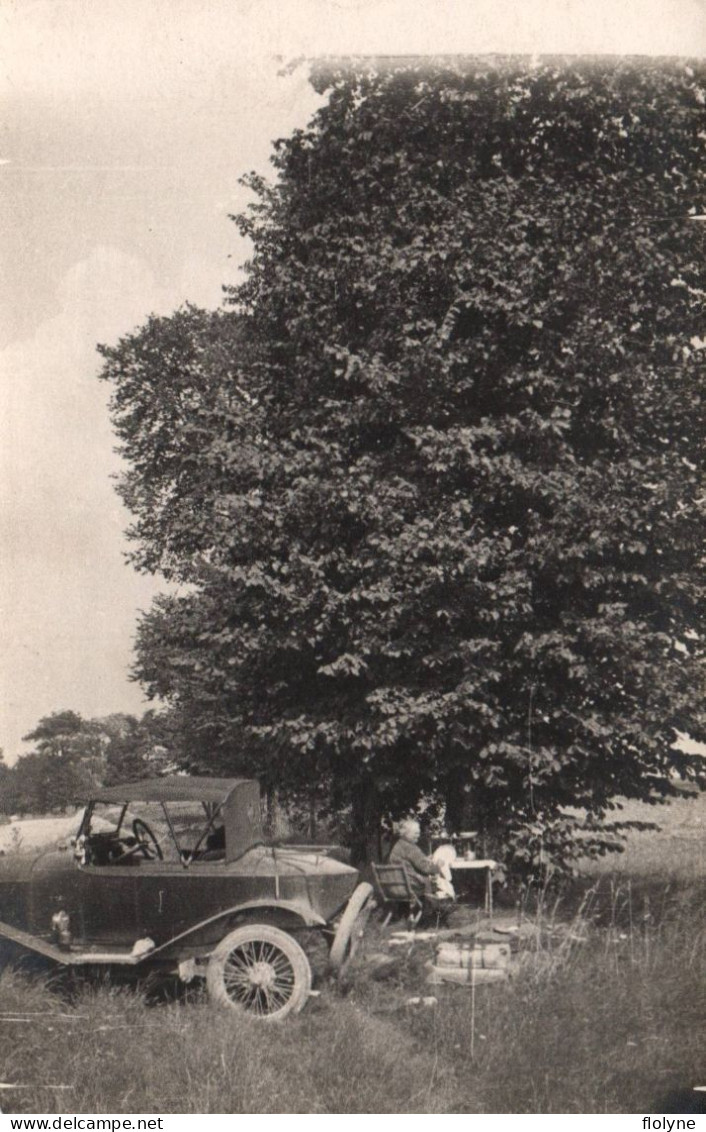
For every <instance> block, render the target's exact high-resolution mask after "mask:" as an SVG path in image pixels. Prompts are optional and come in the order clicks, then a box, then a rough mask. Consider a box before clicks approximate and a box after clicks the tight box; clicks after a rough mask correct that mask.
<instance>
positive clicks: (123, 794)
mask: <svg viewBox="0 0 706 1132" xmlns="http://www.w3.org/2000/svg"><path fill="white" fill-rule="evenodd" d="M331 852H332V851H331V847H317V846H292V845H277V844H268V843H267V842H266V840H265V838H264V836H263V831H262V822H261V807H260V790H259V785H258V783H257V782H256V781H254V780H252V779H239V778H206V777H188V776H182V775H173V776H170V777H163V778H155V779H145V780H142V781H138V782H133V783H126V784H124V785H119V786H110V787H105V788H103V789H99V790H98V791H97V792H96V795H95V797H94V798H92V799H91V800H90V801H89V802H88V804H87V806H86V808H85V810H84V812H83V817H82V819H81V824H80V826H79V828H78V833H77V836H76V837H75V838H73V839H72V840H71V842H70V843H69V842H64V844H63V845H60V846H58V847H55V848H53V849H51V850H48V851H47V850H45V851H42V852H39V853H33V854H22V853H16V854H9V855H7V856H5V857H2V858H0V938H2V937H4V938H5V939H8V940H10V941H12V942H14V943H15V944H19V945H20V946H21V947H24V948H27V949H29V950H31V951H34V952H38V953H40V954H42V955H45V956H47V957H48V958H50V959H53V960H55V961H56V962H59V963H62V964H66V965H71V966H79V965H81V966H94V965H101V966H111V965H116V966H120V967H122V968H125V969H134V970H135V973H136V974H141V973H143V972H146V971H147V970H148V969H152V970H154V969H159V970H163V971H176V972H178V973H179V975H180V976H181V977H182V978H183V979H185V980H187V981H188V980H191V979H192V978H194V977H199V976H203V977H205V978H206V981H207V984H208V989H209V991H210V993H211V996H212V997H213V999H214V1000H215V1001H217V1002H220V1003H222V1004H224V1005H227V1006H229V1007H231V1008H233V1009H236V1010H241V1011H244V1012H250V1013H253V1014H255V1015H256V1016H258V1017H262V1018H265V1019H271V1018H281V1017H284V1016H285V1015H286V1014H288V1013H289V1012H290V1011H296V1010H299V1009H301V1007H302V1006H303V1005H304V1003H305V1002H306V998H307V997H308V994H309V991H310V989H311V979H312V972H311V959H310V954H311V951H312V939H314V940H316V939H317V938H318V940H319V944H320V942H321V940H325V941H326V942H327V943H328V945H329V947H330V952H329V955H330V962H331V965H332V966H333V967H340V966H341V964H342V963H344V962H345V960H346V959H347V958H348V956H349V955H350V953H351V950H352V948H353V946H354V943H355V939H356V938H357V934H358V933H359V931H360V925H361V924H362V921H363V919H364V918H365V913H366V909H367V908H369V906H370V893H371V889H370V886H369V885H365V884H359V883H358V873H357V870H355V869H353V868H351V867H350V866H349V865H347V864H345V863H343V862H342V861H340V860H338V859H337V858H336V857H335V856H332V855H331Z"/></svg>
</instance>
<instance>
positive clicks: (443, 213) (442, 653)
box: [102, 59, 706, 864]
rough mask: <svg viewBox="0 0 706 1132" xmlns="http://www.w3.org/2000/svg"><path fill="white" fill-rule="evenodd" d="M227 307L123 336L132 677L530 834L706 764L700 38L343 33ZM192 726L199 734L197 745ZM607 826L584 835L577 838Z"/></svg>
mask: <svg viewBox="0 0 706 1132" xmlns="http://www.w3.org/2000/svg"><path fill="white" fill-rule="evenodd" d="M313 81H314V84H315V86H316V88H317V90H318V91H319V92H320V93H321V94H324V93H325V94H327V96H328V99H327V102H326V104H325V105H324V106H323V107H322V109H321V110H320V111H319V112H318V113H317V114H316V115H315V117H314V119H313V120H312V122H311V123H310V125H309V126H308V127H307V128H306V129H303V130H297V131H295V133H294V134H293V135H292V136H291V137H290V138H287V139H284V140H282V141H279V142H278V143H277V145H276V149H275V155H274V158H273V162H274V166H275V170H276V174H277V179H276V182H275V183H274V185H269V184H267V183H266V182H265V181H264V180H263V179H262V178H259V177H256V176H251V177H250V178H249V180H248V184H249V185H250V187H251V189H252V190H253V192H254V193H255V196H256V203H255V205H254V207H253V208H252V209H251V211H250V213H249V214H248V215H246V216H241V217H238V218H237V221H238V224H239V227H240V229H241V231H242V232H243V233H244V234H245V235H247V236H248V237H250V239H251V241H252V244H253V249H254V251H253V257H252V261H251V263H250V264H249V266H248V269H247V277H246V279H245V281H244V282H243V284H242V285H241V286H239V287H236V288H234V289H233V290H232V292H231V296H230V299H231V302H232V304H233V305H234V309H233V310H232V311H220V312H216V313H207V312H202V311H197V310H195V309H194V308H191V307H190V308H186V309H185V310H183V311H180V312H178V313H177V314H175V315H174V316H173V317H172V318H168V319H154V318H153V319H150V320H149V321H148V322H147V324H146V325H145V326H144V327H143V328H142V329H141V330H139V331H138V332H136V333H135V334H132V335H131V336H129V337H127V338H125V339H123V340H122V341H121V342H120V343H119V344H118V345H117V346H115V347H113V348H103V349H102V354H103V357H104V360H105V365H104V370H103V377H104V378H105V379H106V380H108V381H110V382H111V383H112V385H113V400H112V412H113V420H114V424H115V428H116V431H117V433H118V436H119V438H120V440H121V442H122V445H123V451H124V455H125V457H126V459H127V461H128V470H127V472H126V474H125V476H124V479H123V484H122V493H123V498H124V499H125V501H126V503H127V504H128V506H129V507H130V508H131V510H132V512H133V514H134V516H135V522H134V525H133V527H132V528H131V531H130V535H131V537H132V539H133V545H134V549H133V561H134V562H135V564H136V565H137V566H138V568H140V569H143V570H147V571H152V572H161V573H162V574H163V575H164V576H165V577H166V578H169V579H171V580H174V581H177V582H179V583H182V584H184V588H183V589H182V591H181V592H180V593H179V594H178V595H177V596H166V597H162V598H160V599H158V600H157V601H156V602H155V604H154V606H153V608H152V610H151V611H150V612H149V613H148V614H147V615H146V616H145V617H144V618H143V620H142V623H141V627H140V632H139V639H138V661H137V667H136V672H137V674H138V676H139V677H140V678H141V680H142V681H143V682H144V685H145V687H146V688H147V690H148V691H149V693H150V694H153V695H159V696H162V697H163V698H165V699H166V700H167V701H168V702H169V703H170V704H172V705H173V706H175V708H176V709H177V710H178V712H179V713H180V717H181V719H182V720H183V721H184V725H185V728H187V729H188V730H189V734H190V735H191V736H192V737H193V743H192V750H193V751H194V752H198V750H199V743H198V738H199V737H200V740H201V743H200V750H201V753H200V755H195V758H196V759H197V761H198V758H200V760H201V765H202V766H207V765H209V766H214V767H219V768H220V767H222V768H226V767H228V768H233V769H235V768H244V769H248V768H252V769H257V768H264V769H265V771H266V773H267V774H269V775H270V776H271V778H273V779H274V780H276V781H281V782H291V783H293V784H294V783H298V784H300V785H301V784H305V783H307V782H317V783H326V784H328V785H329V786H330V791H331V796H332V799H333V800H334V802H336V801H338V802H340V803H341V804H344V803H345V802H346V801H351V800H352V801H353V805H354V819H353V821H354V826H355V827H356V828H358V829H359V830H364V829H366V828H373V827H374V826H375V824H376V821H377V818H378V815H379V813H380V811H381V809H391V810H394V811H396V812H401V811H402V810H404V809H405V808H407V807H408V806H410V805H412V804H413V803H414V802H415V801H416V800H417V799H418V798H419V797H420V796H422V795H428V796H436V797H440V798H442V799H445V801H446V803H447V812H448V816H449V819H450V821H451V822H452V823H455V824H458V823H459V822H460V821H461V820H462V815H463V814H464V812H466V811H467V808H468V804H469V803H470V807H471V813H472V814H473V820H474V822H478V823H479V824H480V825H481V826H483V825H484V826H485V827H486V828H489V829H496V830H501V831H502V832H503V838H504V842H505V845H506V848H507V850H508V852H509V853H510V855H511V856H514V859H515V860H516V861H517V862H518V863H523V862H524V863H525V864H527V863H529V862H531V861H533V860H535V859H536V858H537V856H540V855H545V856H550V857H554V858H555V859H556V860H559V861H567V860H569V859H570V858H571V856H572V855H573V854H576V853H577V852H578V851H579V850H578V848H577V842H576V838H575V834H576V830H577V827H579V826H580V825H581V824H582V819H581V818H580V817H578V816H575V815H574V814H573V813H570V812H567V808H568V807H580V808H582V809H583V810H584V811H585V812H586V814H587V818H586V819H585V822H584V827H585V829H586V830H587V831H588V834H587V839H585V840H584V841H582V843H581V844H582V851H583V850H584V849H586V848H588V849H595V850H596V851H598V850H600V849H601V848H602V847H605V846H606V845H610V844H613V843H614V836H613V835H614V832H615V830H614V829H611V827H610V825H609V824H608V825H606V824H605V822H606V819H607V818H609V817H610V816H611V810H612V809H613V807H614V805H615V799H616V798H617V797H618V796H620V795H626V796H628V797H632V798H640V799H644V800H654V799H655V797H659V796H668V795H669V794H670V793H671V791H672V777H671V776H672V775H673V773H676V774H678V775H681V776H686V777H693V778H694V780H696V781H699V782H701V783H703V781H704V774H703V762H702V761H700V760H699V759H698V758H697V757H696V756H689V755H686V754H685V753H684V752H682V751H680V750H678V749H676V748H675V747H674V745H673V744H674V740H675V737H676V734H677V731H685V732H687V733H689V734H690V735H691V736H692V737H693V738H695V739H698V740H700V741H704V740H706V720H705V717H704V709H703V697H702V689H703V681H704V647H703V641H704V609H705V608H706V604H705V603H704V581H703V532H704V510H705V500H706V491H705V490H704V480H703V476H702V472H701V461H702V444H703V435H704V416H703V360H702V359H703V357H704V353H703V350H704V345H705V343H704V339H703V337H702V335H703V293H704V292H703V286H702V279H703V249H704V227H705V226H704V225H703V224H701V223H699V222H696V221H694V219H693V217H694V216H695V215H696V214H698V213H703V212H704V200H703V178H702V171H703V160H704V144H703V139H704V130H703V123H704V104H705V103H706V67H705V66H704V64H703V62H692V63H686V62H683V61H678V62H671V63H670V62H664V61H646V60H639V61H637V62H630V61H627V62H625V61H622V62H618V61H615V60H608V61H601V62H593V63H589V62H578V61H569V62H566V63H559V62H557V61H555V60H549V61H544V62H541V63H540V64H539V65H537V66H534V65H531V64H529V63H526V62H524V61H518V60H511V61H503V60H494V59H481V60H468V61H465V62H458V61H457V60H455V61H448V60H440V61H438V62H437V63H431V62H430V61H428V60H426V61H424V62H423V63H421V64H419V65H415V64H410V63H407V64H405V65H397V64H393V65H378V64H376V63H375V62H366V63H361V64H360V65H359V66H358V65H356V66H354V67H352V68H351V67H349V66H344V65H340V66H339V65H337V64H336V63H328V62H327V63H325V64H323V65H321V66H319V67H318V68H317V69H316V71H315V73H314V78H313ZM190 742H191V740H190ZM592 838H593V840H592Z"/></svg>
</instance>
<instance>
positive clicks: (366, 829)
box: [351, 778, 381, 865]
mask: <svg viewBox="0 0 706 1132" xmlns="http://www.w3.org/2000/svg"><path fill="white" fill-rule="evenodd" d="M351 803H352V814H351V818H352V822H351V824H352V829H351V862H352V864H354V865H364V864H367V863H368V861H373V860H380V853H381V844H380V800H379V798H378V792H377V788H376V786H375V782H374V781H373V779H372V778H364V779H362V780H361V781H359V782H357V783H356V785H355V786H354V787H353V791H352V795H351Z"/></svg>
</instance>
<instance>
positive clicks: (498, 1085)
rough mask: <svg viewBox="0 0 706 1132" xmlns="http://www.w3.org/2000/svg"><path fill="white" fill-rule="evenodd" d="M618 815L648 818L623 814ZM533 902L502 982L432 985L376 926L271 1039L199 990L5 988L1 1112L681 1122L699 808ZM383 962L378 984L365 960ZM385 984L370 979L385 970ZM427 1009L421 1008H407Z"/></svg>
mask: <svg viewBox="0 0 706 1132" xmlns="http://www.w3.org/2000/svg"><path fill="white" fill-rule="evenodd" d="M626 815H627V816H630V817H632V816H635V817H639V818H643V819H644V817H645V814H644V813H643V812H642V808H638V809H636V808H635V807H628V808H627V811H626ZM647 817H648V818H651V817H654V818H655V820H658V821H659V822H660V824H661V825H662V829H661V831H660V832H658V833H657V832H650V833H642V834H634V835H633V836H632V837H631V839H630V842H629V845H628V849H627V851H626V852H625V853H624V854H621V855H620V857H619V858H611V859H608V860H604V861H602V862H600V864H595V865H591V866H590V867H587V868H586V870H585V871H584V874H583V875H582V876H581V877H579V878H577V879H576V881H574V882H572V883H571V885H569V886H568V887H564V888H563V889H554V888H551V887H550V888H548V889H546V890H545V891H543V892H540V893H534V894H533V895H532V898H531V899H528V900H527V901H525V903H524V905H523V906H520V907H519V908H518V907H516V906H514V905H513V906H508V907H506V908H505V910H504V911H501V913H500V916H501V918H503V917H504V918H505V920H508V919H510V920H512V919H514V918H515V917H518V918H520V919H521V921H522V925H523V932H522V935H523V946H522V948H521V949H520V950H519V951H518V953H517V954H516V956H515V960H514V963H513V967H514V974H513V977H512V978H511V979H510V980H509V981H508V982H507V983H502V984H493V985H488V986H479V987H477V988H475V989H474V990H473V991H471V990H470V988H467V987H453V986H441V987H433V988H429V987H428V986H427V985H426V982H425V978H426V969H425V966H424V964H425V962H426V961H428V959H429V958H430V948H429V945H428V944H424V943H417V944H415V945H414V946H407V947H403V948H396V949H395V950H394V953H393V952H392V950H391V949H387V940H388V938H389V930H387V931H383V930H382V928H381V926H380V924H379V922H371V925H370V929H369V932H368V933H367V936H366V940H365V943H364V946H363V948H362V951H361V953H360V954H359V956H358V957H357V958H356V961H355V964H354V966H353V967H352V969H351V971H350V972H349V974H348V977H347V980H346V982H345V985H343V986H340V987H337V986H334V985H333V984H327V983H323V984H322V985H321V986H320V987H319V994H318V996H317V997H314V998H312V999H311V1000H310V1002H309V1004H308V1005H307V1007H306V1009H305V1010H304V1011H303V1013H302V1014H301V1015H299V1016H297V1017H294V1018H289V1019H288V1020H287V1021H286V1022H284V1023H282V1024H279V1025H273V1026H263V1025H262V1024H258V1023H255V1022H250V1021H248V1020H241V1019H238V1018H235V1017H232V1016H231V1015H230V1014H228V1013H222V1012H220V1011H216V1010H214V1009H213V1008H212V1007H211V1006H210V1005H209V1003H208V1002H207V1001H206V1000H205V998H204V997H202V995H201V994H200V993H199V992H198V991H193V990H189V991H186V992H185V991H180V990H179V989H178V988H177V987H175V986H168V987H164V986H162V987H160V988H156V987H154V986H142V987H139V988H137V989H135V988H134V987H126V986H118V985H116V984H115V983H114V982H113V983H110V982H108V981H105V980H103V981H101V982H98V983H97V982H95V981H86V980H83V979H80V978H78V979H76V978H73V979H68V978H67V977H66V976H58V975H57V974H51V973H49V972H47V970H43V971H38V970H36V969H32V964H31V963H28V962H26V961H24V962H20V963H17V962H15V963H11V964H10V965H9V966H7V967H6V968H5V970H4V973H3V974H2V977H0V1033H1V1034H2V1043H1V1046H0V1085H2V1088H1V1089H0V1105H1V1106H2V1108H3V1110H4V1111H5V1112H8V1111H12V1112H16V1113H21V1112H52V1113H73V1112H82V1113H128V1112H133V1113H134V1112H143V1113H155V1114H158V1113H174V1112H184V1113H188V1112H194V1113H201V1112H203V1113H209V1112H218V1113H336V1114H338V1113H621V1112H638V1113H673V1112H687V1111H699V1109H698V1107H696V1106H695V1105H694V1100H695V1099H696V1101H698V1098H699V1096H703V1094H698V1093H697V1094H694V1093H693V1092H692V1089H693V1086H694V1085H705V1084H706V1067H705V1066H704V1064H703V1053H702V1049H703V1030H704V1019H705V1017H706V980H705V979H704V970H705V965H704V960H705V959H706V954H705V952H706V930H705V923H704V912H703V908H704V896H705V895H706V877H705V871H704V827H705V826H706V797H701V798H697V799H684V800H681V799H680V800H677V801H675V802H673V803H672V804H670V805H669V806H668V807H665V808H659V810H657V811H652V810H650V812H649V813H648V814H647ZM383 954H389V955H393V954H394V957H395V961H394V964H388V965H387V966H386V967H385V968H384V973H385V976H386V977H385V978H380V977H375V971H376V968H375V964H374V963H373V962H372V959H373V958H374V957H375V956H381V955H383ZM377 973H378V975H379V974H380V970H378V972H377ZM422 996H426V997H433V998H434V999H435V1000H436V1001H435V1002H434V1003H432V1004H429V1005H424V1004H422V1003H420V1002H410V999H415V998H416V999H419V998H420V997H422Z"/></svg>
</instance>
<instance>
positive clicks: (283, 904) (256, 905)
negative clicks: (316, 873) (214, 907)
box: [144, 897, 326, 959]
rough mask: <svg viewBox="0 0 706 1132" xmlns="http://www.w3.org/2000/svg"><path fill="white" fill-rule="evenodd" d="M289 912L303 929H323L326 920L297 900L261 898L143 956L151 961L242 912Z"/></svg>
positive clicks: (223, 911)
mask: <svg viewBox="0 0 706 1132" xmlns="http://www.w3.org/2000/svg"><path fill="white" fill-rule="evenodd" d="M257 911H262V912H270V911H272V912H289V913H290V914H291V915H294V916H296V917H297V919H299V920H301V922H302V924H303V926H304V927H307V928H317V927H325V926H326V920H324V919H323V917H322V916H319V914H318V913H317V912H314V911H313V909H312V908H311V906H310V905H309V904H306V903H305V902H304V901H299V900H277V899H273V898H272V897H262V898H260V899H258V900H248V901H246V902H245V903H244V904H234V905H233V906H232V907H230V908H224V909H221V911H220V912H217V913H216V915H215V916H209V917H208V919H206V920H201V921H200V922H199V923H198V924H192V926H191V927H190V928H187V929H186V931H183V932H180V933H179V935H176V936H173V937H172V939H170V940H167V941H166V942H165V943H162V944H160V945H159V947H155V948H154V950H151V951H149V952H148V953H147V954H145V956H144V958H145V959H151V958H153V957H154V956H156V955H159V954H162V953H164V952H166V951H168V950H171V948H173V947H178V945H179V944H180V943H188V941H189V939H190V938H191V937H192V936H194V935H196V934H198V933H199V932H201V931H203V930H204V929H208V928H211V927H213V926H214V925H215V924H217V923H219V921H221V920H228V919H230V918H231V917H233V916H240V915H242V913H243V912H257Z"/></svg>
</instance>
